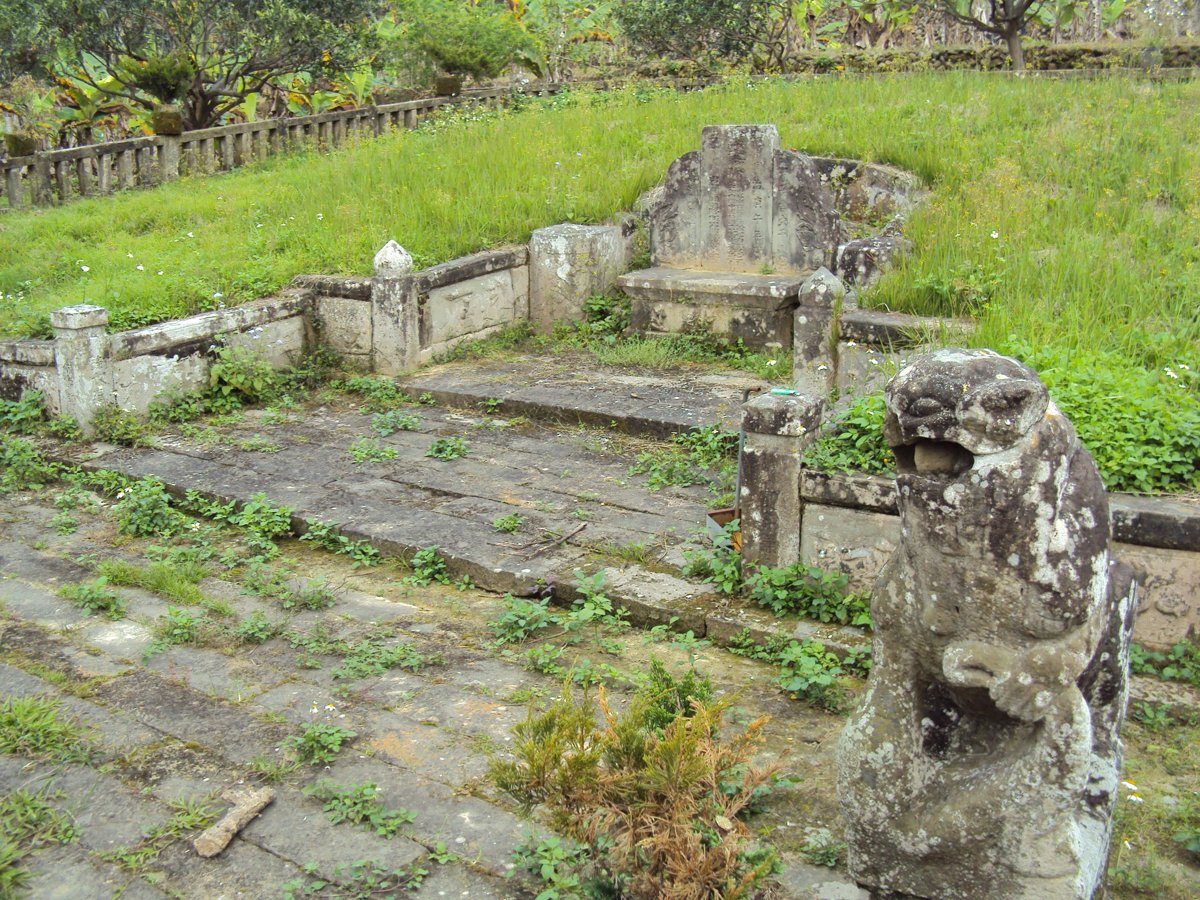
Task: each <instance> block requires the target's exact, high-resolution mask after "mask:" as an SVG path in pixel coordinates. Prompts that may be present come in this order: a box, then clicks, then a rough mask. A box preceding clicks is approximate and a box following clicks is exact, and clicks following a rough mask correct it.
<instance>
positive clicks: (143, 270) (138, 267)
mask: <svg viewBox="0 0 1200 900" xmlns="http://www.w3.org/2000/svg"><path fill="white" fill-rule="evenodd" d="M134 268H135V269H137V270H138V271H139V272H145V271H146V267H145V266H143V265H142V264H141V263H138V264H137V265H136V266H134Z"/></svg>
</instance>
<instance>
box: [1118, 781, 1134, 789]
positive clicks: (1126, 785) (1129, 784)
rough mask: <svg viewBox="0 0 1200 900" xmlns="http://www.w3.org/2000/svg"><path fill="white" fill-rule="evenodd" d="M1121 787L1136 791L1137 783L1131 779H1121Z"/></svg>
mask: <svg viewBox="0 0 1200 900" xmlns="http://www.w3.org/2000/svg"><path fill="white" fill-rule="evenodd" d="M1121 787H1123V788H1125V789H1126V790H1130V791H1136V790H1137V789H1138V788H1137V785H1136V784H1134V783H1133V782H1132V781H1122V782H1121Z"/></svg>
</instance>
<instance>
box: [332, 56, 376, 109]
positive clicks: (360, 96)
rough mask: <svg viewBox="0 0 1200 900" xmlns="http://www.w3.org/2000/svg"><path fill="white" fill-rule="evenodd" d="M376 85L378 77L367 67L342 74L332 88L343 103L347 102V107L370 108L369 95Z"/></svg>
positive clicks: (363, 66) (360, 67)
mask: <svg viewBox="0 0 1200 900" xmlns="http://www.w3.org/2000/svg"><path fill="white" fill-rule="evenodd" d="M378 85H379V76H378V75H377V74H376V73H375V70H374V69H372V68H371V67H370V66H368V65H362V66H359V67H358V68H356V69H351V70H350V71H348V72H343V73H342V74H341V75H340V76H339V77H338V78H337V80H336V81H335V82H334V87H335V88H336V89H337V93H338V94H339V95H341V97H342V99H343V101H348V104H347V105H350V106H354V107H361V106H370V105H371V95H372V94H373V93H374V92H375V88H376V87H377V86H378Z"/></svg>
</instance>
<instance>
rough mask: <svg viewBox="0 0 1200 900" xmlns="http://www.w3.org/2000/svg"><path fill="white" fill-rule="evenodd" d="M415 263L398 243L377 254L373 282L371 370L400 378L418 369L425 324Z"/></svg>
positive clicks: (390, 243)
mask: <svg viewBox="0 0 1200 900" xmlns="http://www.w3.org/2000/svg"><path fill="white" fill-rule="evenodd" d="M412 269H413V260H412V257H411V256H410V255H409V254H408V252H407V251H406V250H405V249H404V248H403V247H401V246H400V245H399V244H397V243H396V242H395V241H388V242H387V243H386V244H385V245H384V246H383V249H381V250H380V251H379V252H378V253H376V254H375V277H374V278H372V279H371V369H372V371H374V372H376V373H378V374H380V375H399V374H401V373H402V372H407V371H410V370H412V369H415V368H416V367H417V357H418V355H419V354H420V351H421V334H420V331H421V323H420V312H419V309H418V304H419V300H420V298H419V296H418V294H417V288H416V279H415V278H414V277H413V275H412Z"/></svg>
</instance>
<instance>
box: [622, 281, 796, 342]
mask: <svg viewBox="0 0 1200 900" xmlns="http://www.w3.org/2000/svg"><path fill="white" fill-rule="evenodd" d="M804 280H805V279H804V277H803V276H797V275H748V274H745V273H741V272H708V271H703V270H697V269H674V268H669V267H666V266H655V267H653V268H650V269H642V270H640V271H637V272H630V273H628V274H627V275H622V276H621V277H620V278H618V279H617V285H618V286H619V287H620V288H621V290H623V291H624V292H625V293H626V294H628V295H629V296H630V297H632V298H633V305H632V306H633V328H634V330H636V331H639V332H642V333H643V334H671V333H679V332H682V331H688V330H689V329H690V328H694V327H695V326H697V325H703V327H705V328H706V329H709V330H711V331H713V332H714V333H716V334H721V335H727V336H729V337H731V338H734V339H740V340H741V341H742V342H743V343H745V344H746V345H747V346H750V347H790V346H791V345H792V319H793V313H792V311H793V309H794V308H795V306H796V301H797V298H798V297H799V294H800V286H801V285H802V284H803V283H804Z"/></svg>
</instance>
